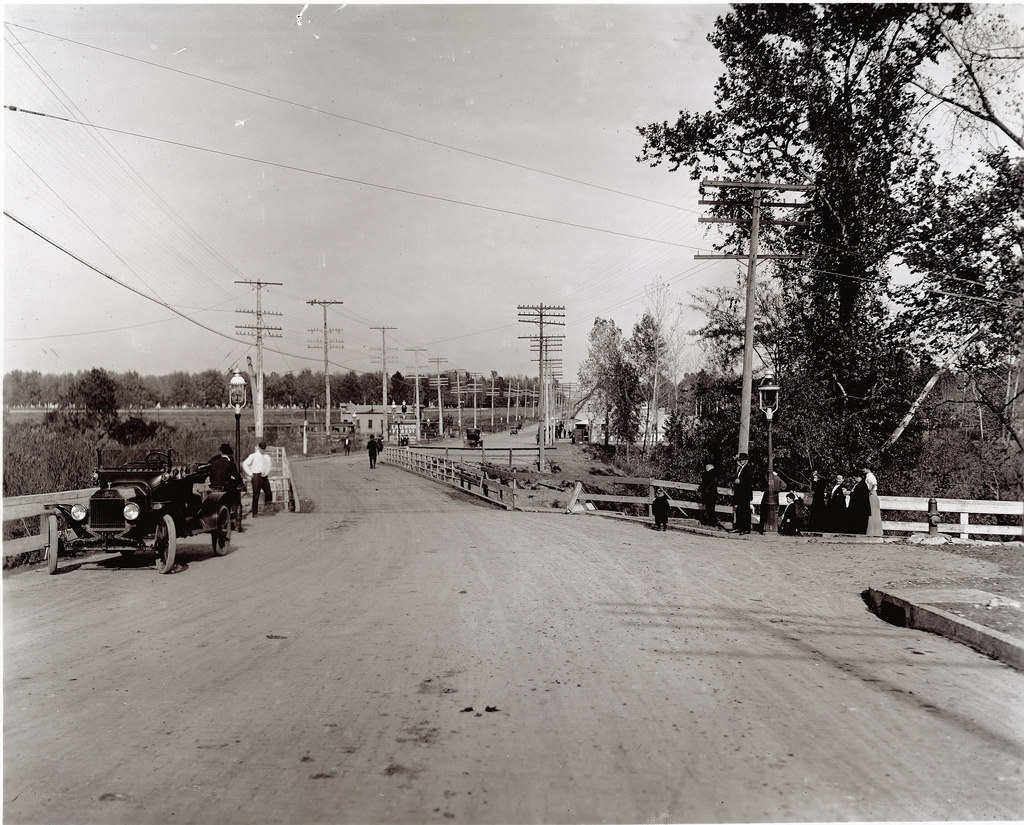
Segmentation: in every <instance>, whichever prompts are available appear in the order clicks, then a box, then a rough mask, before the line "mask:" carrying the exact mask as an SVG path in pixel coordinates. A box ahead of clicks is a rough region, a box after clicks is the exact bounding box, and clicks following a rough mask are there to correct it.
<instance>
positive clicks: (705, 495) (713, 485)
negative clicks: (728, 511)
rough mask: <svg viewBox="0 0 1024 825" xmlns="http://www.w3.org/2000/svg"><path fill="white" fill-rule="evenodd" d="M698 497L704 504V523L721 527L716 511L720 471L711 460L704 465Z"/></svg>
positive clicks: (707, 525) (708, 525)
mask: <svg viewBox="0 0 1024 825" xmlns="http://www.w3.org/2000/svg"><path fill="white" fill-rule="evenodd" d="M697 497H698V498H699V499H700V503H701V504H703V505H704V518H703V522H704V525H705V526H706V527H721V525H720V524H719V523H718V513H717V512H716V511H715V508H716V507H717V505H718V471H717V470H715V465H714V464H712V463H711V462H710V461H709V462H708V463H707V464H705V465H704V472H703V473H701V477H700V486H699V487H697Z"/></svg>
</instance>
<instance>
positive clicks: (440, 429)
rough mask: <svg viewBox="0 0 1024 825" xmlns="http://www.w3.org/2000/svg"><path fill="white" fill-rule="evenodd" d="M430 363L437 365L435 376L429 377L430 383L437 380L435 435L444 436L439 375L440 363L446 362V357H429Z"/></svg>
mask: <svg viewBox="0 0 1024 825" xmlns="http://www.w3.org/2000/svg"><path fill="white" fill-rule="evenodd" d="M430 363H431V364H433V365H434V366H435V367H437V378H431V379H430V381H431V383H433V382H435V381H436V382H437V437H438V438H444V406H443V405H442V404H441V385H442V384H443V383H444V381H443V380H442V377H441V365H442V364H447V363H448V359H447V358H431V359H430Z"/></svg>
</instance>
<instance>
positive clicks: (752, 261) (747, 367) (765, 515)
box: [694, 175, 814, 531]
mask: <svg viewBox="0 0 1024 825" xmlns="http://www.w3.org/2000/svg"><path fill="white" fill-rule="evenodd" d="M705 186H718V187H722V188H725V189H729V188H737V187H738V188H741V189H744V190H745V191H746V193H747V194H749V195H750V206H749V210H750V218H749V219H748V218H731V217H730V218H726V217H712V218H705V217H703V216H702V217H700V218H699V219H698V220H699V221H700V222H701V223H732V224H739V225H749V226H750V249H749V251H748V252H747V255H746V256H743V255H695V256H694V257H695V258H730V259H734V260H743V258H744V257H746V259H747V296H746V300H747V310H746V321H745V327H744V335H743V387H742V390H741V395H740V434H739V452H741V453H746V452H748V450H749V448H750V402H751V396H752V395H753V390H754V387H753V384H754V376H753V372H754V310H755V292H754V286H755V282H756V280H757V263H758V259H759V258H760V259H761V260H777V261H778V260H783V261H796V260H800V259H802V258H803V257H804V256H803V255H760V256H759V255H758V248H757V244H758V236H759V234H760V230H761V224H762V223H763V224H765V225H768V224H775V225H778V226H806V225H807V223H806V221H799V220H795V221H794V220H779V219H775V218H772V217H767V218H763V217H762V216H761V210H762V209H809V208H810V205H809V204H807V203H804V202H787V201H770V200H769V201H766V200H764V199H763V196H764V195H766V194H767V193H769V192H772V191H775V192H810V191H813V190H814V187H813V186H811V185H808V184H790V183H770V182H767V181H764V180H762V178H761V176H760V175H758V176H757V179H756V180H753V181H743V180H737V181H731V180H705V181H702V182H701V191H702V192H703V190H704V187H705ZM700 202H701V203H702V204H709V205H711V206H740V207H742V208H744V209H746V208H748V207H747V205H746V204H745V203H743V202H742V201H732V200H718V201H715V200H712V201H707V200H701V201H700ZM769 215H771V213H769ZM772 469H773V468H772V430H771V418H770V417H769V419H768V477H767V486H766V487H765V489H766V490H767V491H768V497H767V500H766V505H767V507H766V508H765V509H766V510H767V512H762V513H761V524H762V529H763V530H768V531H774V530H775V529H776V525H777V515H778V509H779V498H778V496H779V494H778V491H777V490H776V489H775V483H774V479H773V478H772Z"/></svg>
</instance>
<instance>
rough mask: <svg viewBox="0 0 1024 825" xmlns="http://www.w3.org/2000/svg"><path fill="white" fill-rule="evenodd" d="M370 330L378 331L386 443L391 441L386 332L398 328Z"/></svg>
mask: <svg viewBox="0 0 1024 825" xmlns="http://www.w3.org/2000/svg"><path fill="white" fill-rule="evenodd" d="M370 329H379V330H380V341H381V348H380V357H381V366H382V367H383V369H384V380H383V385H384V433H383V435H384V438H385V440H387V441H390V440H391V430H390V429H389V427H388V330H391V329H398V327H370Z"/></svg>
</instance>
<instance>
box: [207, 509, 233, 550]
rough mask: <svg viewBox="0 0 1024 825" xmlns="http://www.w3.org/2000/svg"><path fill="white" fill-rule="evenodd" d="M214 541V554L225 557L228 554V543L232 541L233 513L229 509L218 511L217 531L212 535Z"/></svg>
mask: <svg viewBox="0 0 1024 825" xmlns="http://www.w3.org/2000/svg"><path fill="white" fill-rule="evenodd" d="M210 538H212V539H213V552H214V553H216V554H217V555H218V556H223V555H224V554H225V553H227V552H228V548H227V546H226V545H227V543H228V542H229V541H231V513H230V512H228V508H227V507H221V508H220V509H219V510H218V511H217V529H216V530H214V531H213V532H212V533H210Z"/></svg>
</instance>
